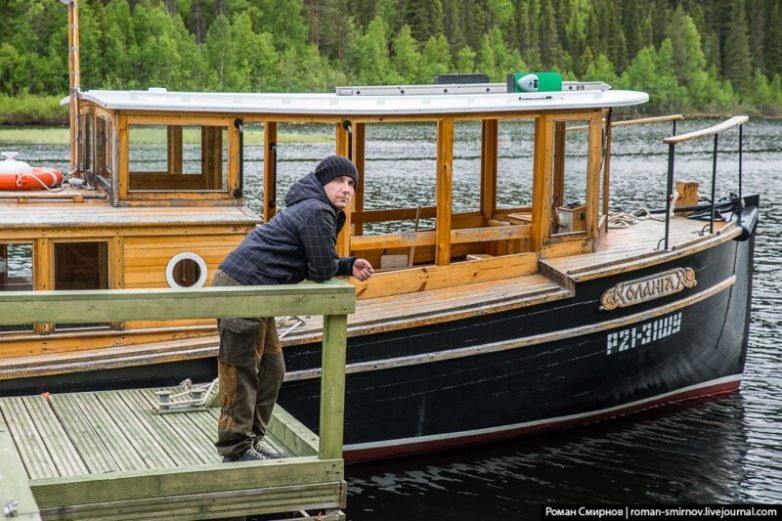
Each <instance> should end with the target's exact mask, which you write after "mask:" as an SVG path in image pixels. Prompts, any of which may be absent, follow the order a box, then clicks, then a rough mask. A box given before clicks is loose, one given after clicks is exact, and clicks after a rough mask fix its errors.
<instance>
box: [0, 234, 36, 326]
mask: <svg viewBox="0 0 782 521" xmlns="http://www.w3.org/2000/svg"><path fill="white" fill-rule="evenodd" d="M32 289H33V245H32V244H27V243H10V244H0V291H30V290H32ZM32 330H33V326H32V325H31V324H27V325H6V326H0V331H32Z"/></svg>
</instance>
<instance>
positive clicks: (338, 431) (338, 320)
mask: <svg viewBox="0 0 782 521" xmlns="http://www.w3.org/2000/svg"><path fill="white" fill-rule="evenodd" d="M347 320H348V317H347V315H329V316H325V317H323V356H322V364H323V372H322V373H321V380H320V432H319V433H318V435H319V436H320V450H319V453H320V459H340V458H342V435H343V431H344V415H345V356H346V350H345V344H346V341H347Z"/></svg>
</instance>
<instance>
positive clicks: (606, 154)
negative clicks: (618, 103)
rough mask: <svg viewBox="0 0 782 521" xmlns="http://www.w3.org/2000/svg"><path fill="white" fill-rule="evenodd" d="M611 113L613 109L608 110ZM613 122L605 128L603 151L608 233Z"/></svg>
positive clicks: (605, 213)
mask: <svg viewBox="0 0 782 521" xmlns="http://www.w3.org/2000/svg"><path fill="white" fill-rule="evenodd" d="M608 113H609V115H610V114H611V111H610V109H609V111H608ZM612 127H613V124H611V125H608V126H607V127H606V129H605V136H606V140H605V150H604V151H603V158H602V159H603V216H602V217H603V220H604V223H605V228H604V231H605V233H608V212H609V203H610V199H611V128H612ZM598 228H599V226H598Z"/></svg>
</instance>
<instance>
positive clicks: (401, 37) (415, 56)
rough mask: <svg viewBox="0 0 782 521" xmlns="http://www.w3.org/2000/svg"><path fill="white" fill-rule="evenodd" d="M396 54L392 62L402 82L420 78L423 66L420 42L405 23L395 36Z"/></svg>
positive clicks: (411, 81)
mask: <svg viewBox="0 0 782 521" xmlns="http://www.w3.org/2000/svg"><path fill="white" fill-rule="evenodd" d="M393 47H394V55H393V57H392V58H391V62H392V64H393V66H394V69H395V70H396V74H397V76H398V77H399V78H400V82H401V83H414V82H416V81H417V80H418V76H419V74H418V69H419V68H420V66H421V53H420V52H418V42H416V41H415V38H413V34H412V32H411V31H410V27H408V26H407V25H403V26H402V29H401V30H400V31H399V34H397V35H396V38H394V46H393Z"/></svg>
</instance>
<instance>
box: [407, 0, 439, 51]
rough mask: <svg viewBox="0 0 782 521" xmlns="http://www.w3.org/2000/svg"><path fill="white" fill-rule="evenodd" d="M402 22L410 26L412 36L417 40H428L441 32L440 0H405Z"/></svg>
mask: <svg viewBox="0 0 782 521" xmlns="http://www.w3.org/2000/svg"><path fill="white" fill-rule="evenodd" d="M404 13H405V16H404V23H406V24H407V25H409V26H410V30H411V31H412V32H413V37H414V38H415V39H416V40H418V41H419V42H428V40H429V39H430V38H432V37H437V36H440V35H442V34H443V18H444V16H443V6H442V3H441V2H440V0H427V1H425V2H422V1H420V0H407V3H406V4H405V10H404Z"/></svg>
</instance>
